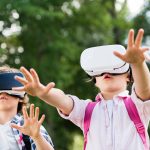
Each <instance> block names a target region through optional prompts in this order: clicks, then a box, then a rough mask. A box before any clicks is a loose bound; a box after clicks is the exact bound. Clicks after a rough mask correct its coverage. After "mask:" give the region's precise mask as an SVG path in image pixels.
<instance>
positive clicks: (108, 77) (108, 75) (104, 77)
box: [103, 74, 111, 79]
mask: <svg viewBox="0 0 150 150" xmlns="http://www.w3.org/2000/svg"><path fill="white" fill-rule="evenodd" d="M110 78H111V75H110V74H104V75H103V79H110Z"/></svg>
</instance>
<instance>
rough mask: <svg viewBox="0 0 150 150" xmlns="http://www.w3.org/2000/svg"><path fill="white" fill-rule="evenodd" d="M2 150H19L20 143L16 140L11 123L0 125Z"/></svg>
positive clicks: (0, 147) (0, 149)
mask: <svg viewBox="0 0 150 150" xmlns="http://www.w3.org/2000/svg"><path fill="white" fill-rule="evenodd" d="M0 150H19V146H18V143H17V141H16V139H15V135H14V133H13V130H12V128H11V127H10V121H9V122H7V123H5V124H3V125H2V124H0Z"/></svg>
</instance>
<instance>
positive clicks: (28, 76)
mask: <svg viewBox="0 0 150 150" xmlns="http://www.w3.org/2000/svg"><path fill="white" fill-rule="evenodd" d="M20 71H21V72H22V73H23V74H24V76H25V78H22V77H19V76H16V77H15V79H16V80H17V81H19V82H20V83H22V84H23V85H24V86H23V87H14V88H12V89H13V90H15V91H25V92H26V93H28V94H30V95H32V96H38V97H41V96H42V95H44V94H46V93H48V92H49V90H50V89H52V88H53V87H54V86H55V84H54V83H53V82H50V83H49V84H47V85H46V86H44V85H43V84H41V83H40V80H39V77H38V74H37V73H36V71H35V70H34V69H30V71H28V70H27V69H26V68H24V67H21V68H20Z"/></svg>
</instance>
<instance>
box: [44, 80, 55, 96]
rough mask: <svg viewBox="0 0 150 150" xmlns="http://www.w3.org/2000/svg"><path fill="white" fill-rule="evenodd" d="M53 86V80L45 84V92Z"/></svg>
mask: <svg viewBox="0 0 150 150" xmlns="http://www.w3.org/2000/svg"><path fill="white" fill-rule="evenodd" d="M54 86H55V83H54V82H50V83H49V84H47V86H46V89H45V93H47V92H48V91H49V90H51V89H52V88H53V87H54Z"/></svg>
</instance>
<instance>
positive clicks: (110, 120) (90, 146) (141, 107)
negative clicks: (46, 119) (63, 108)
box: [58, 90, 150, 150]
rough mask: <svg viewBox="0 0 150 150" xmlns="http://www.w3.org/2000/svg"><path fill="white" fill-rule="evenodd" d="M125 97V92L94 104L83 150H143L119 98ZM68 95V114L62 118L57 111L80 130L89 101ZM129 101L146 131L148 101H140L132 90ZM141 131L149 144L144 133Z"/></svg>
mask: <svg viewBox="0 0 150 150" xmlns="http://www.w3.org/2000/svg"><path fill="white" fill-rule="evenodd" d="M127 95H128V91H124V92H122V93H120V94H118V95H116V96H114V97H113V99H112V100H104V99H102V101H101V102H100V103H97V105H96V106H95V108H94V110H93V113H92V118H91V124H90V129H89V132H88V136H87V138H88V143H87V145H86V150H144V145H143V143H142V140H141V138H140V136H139V134H138V132H137V130H136V128H135V125H134V123H133V122H132V121H131V119H130V118H129V115H128V112H127V110H126V107H125V105H124V102H123V99H122V98H121V97H123V96H127ZM69 96H70V97H71V98H72V100H73V101H74V108H73V110H72V112H71V113H70V115H69V116H65V115H63V114H62V113H61V112H60V111H59V110H58V112H59V114H60V115H61V116H62V117H63V118H65V119H69V120H71V121H72V122H73V123H74V124H75V125H77V126H79V127H80V128H81V129H82V130H83V123H84V122H83V120H84V114H85V108H86V106H87V104H88V102H90V100H80V99H79V98H78V97H76V96H71V95H69ZM131 98H132V100H133V102H134V103H135V105H136V107H137V109H138V112H139V115H140V117H141V120H142V121H143V123H144V125H145V128H146V129H147V127H148V123H149V120H150V100H147V101H145V102H143V101H141V100H140V99H138V98H137V96H136V94H135V92H134V90H133V92H132V94H131ZM145 132H146V138H147V143H148V145H149V138H148V133H147V130H146V131H145Z"/></svg>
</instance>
